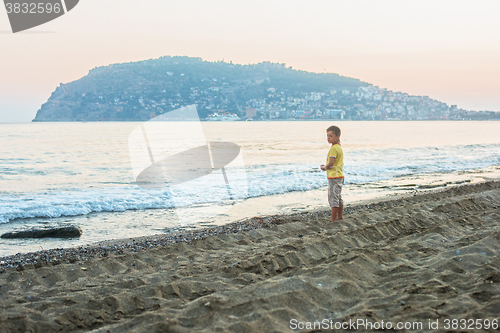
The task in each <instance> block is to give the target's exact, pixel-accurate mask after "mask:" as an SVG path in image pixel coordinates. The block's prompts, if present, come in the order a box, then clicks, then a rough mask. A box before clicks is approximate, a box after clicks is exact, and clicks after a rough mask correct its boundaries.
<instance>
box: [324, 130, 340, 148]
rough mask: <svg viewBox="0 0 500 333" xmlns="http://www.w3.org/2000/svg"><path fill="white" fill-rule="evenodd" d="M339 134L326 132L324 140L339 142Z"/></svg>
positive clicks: (333, 142) (332, 142)
mask: <svg viewBox="0 0 500 333" xmlns="http://www.w3.org/2000/svg"><path fill="white" fill-rule="evenodd" d="M339 140H340V135H339V136H336V135H335V133H333V132H332V131H328V132H326V141H328V143H331V144H332V145H334V144H337V143H339Z"/></svg>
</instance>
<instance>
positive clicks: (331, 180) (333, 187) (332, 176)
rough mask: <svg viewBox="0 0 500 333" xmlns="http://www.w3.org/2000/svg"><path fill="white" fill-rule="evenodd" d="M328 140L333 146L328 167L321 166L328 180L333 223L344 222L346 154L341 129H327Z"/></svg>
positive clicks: (327, 161)
mask: <svg viewBox="0 0 500 333" xmlns="http://www.w3.org/2000/svg"><path fill="white" fill-rule="evenodd" d="M326 140H327V141H328V143H331V144H332V147H331V148H330V150H329V151H328V155H327V157H326V165H324V164H322V165H321V166H320V168H321V170H323V171H326V177H327V178H328V203H329V204H330V207H331V208H332V221H336V220H342V212H343V210H344V202H343V200H342V185H343V184H344V172H343V168H344V153H343V152H342V147H341V146H340V128H338V127H337V126H330V127H328V128H327V129H326Z"/></svg>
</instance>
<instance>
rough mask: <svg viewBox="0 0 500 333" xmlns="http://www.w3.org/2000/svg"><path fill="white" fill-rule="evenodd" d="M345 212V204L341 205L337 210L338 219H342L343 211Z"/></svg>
mask: <svg viewBox="0 0 500 333" xmlns="http://www.w3.org/2000/svg"><path fill="white" fill-rule="evenodd" d="M343 212H344V206H343V205H340V206H339V208H338V210H337V220H342V219H343V217H342V213H343Z"/></svg>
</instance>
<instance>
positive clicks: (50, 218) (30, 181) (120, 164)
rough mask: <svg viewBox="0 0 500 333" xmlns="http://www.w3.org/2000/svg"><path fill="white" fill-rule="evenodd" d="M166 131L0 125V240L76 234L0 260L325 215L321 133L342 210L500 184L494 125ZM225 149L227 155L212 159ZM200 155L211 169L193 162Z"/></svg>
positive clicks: (319, 124) (499, 143) (293, 124)
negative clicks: (338, 163)
mask: <svg viewBox="0 0 500 333" xmlns="http://www.w3.org/2000/svg"><path fill="white" fill-rule="evenodd" d="M167 123H168V125H167V127H168V128H163V129H162V130H161V131H160V132H159V133H161V134H162V135H163V140H158V138H157V137H155V135H153V133H152V132H151V131H150V132H147V131H146V128H147V126H146V127H145V124H144V123H140V122H57V123H13V124H0V234H3V233H7V232H11V231H14V230H20V229H25V228H31V227H47V226H61V225H68V224H69V225H77V226H79V227H80V228H81V229H82V231H83V233H82V235H81V236H80V237H78V238H67V239H65V238H44V239H4V238H0V256H7V255H12V254H16V253H27V252H34V251H39V250H46V249H51V248H67V247H77V246H81V245H85V244H92V243H95V242H99V241H104V240H113V239H123V238H134V237H141V236H147V235H154V234H164V233H170V232H174V231H178V230H183V229H193V228H201V227H207V226H214V225H221V224H225V223H229V222H231V221H237V220H241V219H245V218H249V217H256V216H268V215H281V214H289V213H293V212H301V211H307V210H310V209H316V208H325V209H328V202H327V192H326V187H327V180H326V175H325V172H323V171H321V170H320V168H319V166H320V165H321V164H325V162H326V155H327V152H328V149H329V145H328V143H327V141H326V128H327V127H329V126H330V125H337V126H339V127H340V128H341V130H342V134H341V138H340V139H341V145H342V148H343V150H344V173H345V185H344V190H343V195H344V201H345V204H346V205H350V204H355V203H357V202H359V201H362V200H368V199H374V198H386V197H388V196H394V195H397V194H399V193H412V192H419V191H432V190H435V189H440V188H445V187H449V186H454V185H458V184H464V183H473V182H480V181H484V180H487V179H498V178H499V176H500V122H498V121H366V122H365V121H268V122H266V121H246V122H245V121H240V122H198V123H197V124H194V123H193V122H192V121H191V122H190V121H169V122H167ZM146 125H147V124H146ZM146 133H149V134H151V135H150V136H149V137H146ZM142 137H144V139H142ZM180 138H182V139H180ZM134 140H135V141H134ZM137 140H139V141H140V144H137V142H139V141H137ZM141 140H142V141H141ZM144 142H146V144H145V145H144V144H143V143H144ZM204 144H206V146H204ZM217 144H219V145H217ZM224 145H225V146H224ZM223 146H224V147H229V146H230V147H233V148H234V147H236V150H234V149H233V150H232V152H231V154H229V155H228V154H226V155H227V156H225V158H222V159H219V160H218V161H219V162H217V161H216V157H214V156H216V155H217V151H216V148H217V147H223ZM202 147H204V148H203V149H202ZM206 147H212V148H206ZM207 149H208V150H210V149H211V151H210V154H209V155H210V160H207V161H209V162H210V163H211V164H210V166H211V168H208V169H207V168H201V164H200V162H199V161H203V160H204V159H203V158H204V157H203V156H205V155H206V152H207V151H208V150H207ZM217 149H218V148H217ZM158 151H160V153H158ZM182 151H190V152H191V153H192V154H191V155H190V156H188V155H189V154H188V155H186V154H184V155H183V152H182ZM141 154H142V155H141ZM140 156H143V157H144V158H143V159H142V160H141V157H140ZM198 156H200V157H199V158H198ZM206 156H208V155H206ZM172 161H174V162H175V161H176V162H180V164H181V165H182V168H183V169H185V170H189V173H186V174H183V176H186V175H188V176H186V177H187V178H186V179H182V181H177V182H175V181H172V178H175V177H174V176H172V173H171V170H169V169H168V168H166V166H167V165H168V164H169V163H170V162H172ZM159 162H161V163H163V164H162V167H160V168H159V169H154V168H153V169H151V166H152V165H155V163H156V164H157V163H159ZM172 163H173V162H172ZM207 163H208V162H207ZM202 164H203V163H202ZM148 168H149V169H148ZM144 170H153V171H155V170H156V171H155V172H157V173H158V172H159V173H160V174H161V173H162V172H163V174H162V175H160V176H161V177H159V178H158V179H156V180H155V186H153V187H148V186H144V184H141V183H140V182H138V178H137V177H139V174H140V173H141V171H144ZM207 170H208V171H207ZM169 175H170V176H171V177H170V178H168V176H169ZM174 175H175V174H174ZM165 177H166V178H165ZM167 178H168V179H170V181H167V180H165V179H167Z"/></svg>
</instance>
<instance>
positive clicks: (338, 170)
mask: <svg viewBox="0 0 500 333" xmlns="http://www.w3.org/2000/svg"><path fill="white" fill-rule="evenodd" d="M330 156H331V157H335V162H333V167H331V168H330V169H328V170H326V177H328V179H334V178H344V152H343V151H342V147H341V146H340V145H339V144H338V143H337V144H334V145H333V146H332V147H331V148H330V150H329V151H328V155H327V156H326V164H328V160H329V159H330Z"/></svg>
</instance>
